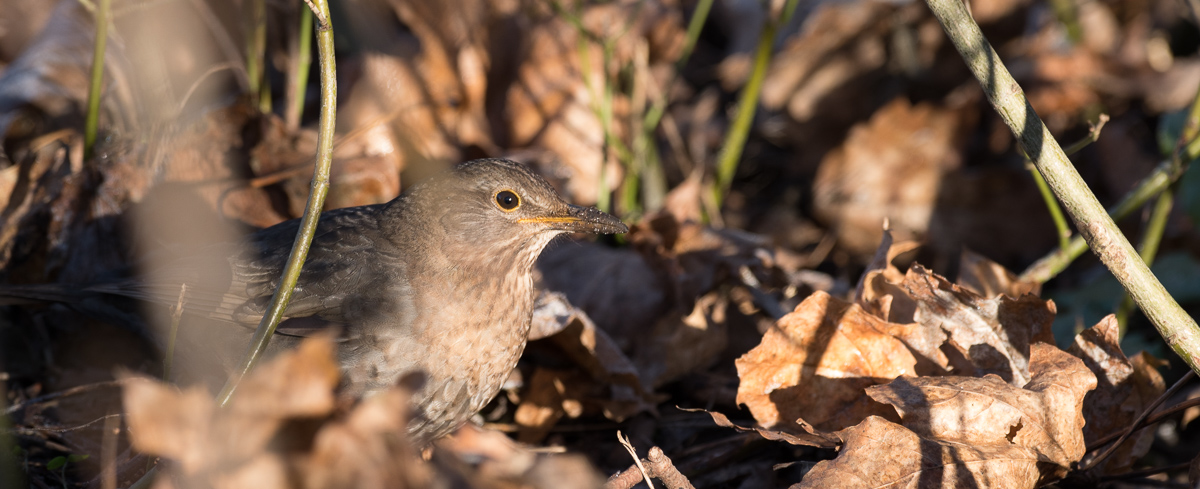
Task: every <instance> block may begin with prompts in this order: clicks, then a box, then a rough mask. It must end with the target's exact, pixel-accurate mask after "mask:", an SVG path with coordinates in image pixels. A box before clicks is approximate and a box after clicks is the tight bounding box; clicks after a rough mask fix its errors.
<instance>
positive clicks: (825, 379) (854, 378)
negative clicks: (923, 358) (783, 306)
mask: <svg viewBox="0 0 1200 489" xmlns="http://www.w3.org/2000/svg"><path fill="white" fill-rule="evenodd" d="M884 324H885V321H883V320H882V319H879V318H877V317H875V316H872V315H870V314H867V313H866V312H865V311H863V310H862V308H861V307H859V306H857V305H853V304H850V303H847V302H844V301H841V300H839V299H836V298H834V297H831V296H830V295H829V294H827V293H825V292H815V293H813V295H811V296H809V297H808V298H807V299H805V300H804V302H802V303H800V305H798V306H796V310H795V311H793V312H792V313H790V314H788V315H787V316H784V317H783V319H780V320H779V321H778V322H776V323H775V326H773V327H772V328H771V329H770V330H768V331H767V333H766V334H765V335H763V339H762V342H761V343H760V344H759V345H758V346H757V347H755V348H754V349H753V350H750V352H748V353H746V354H745V355H742V357H741V358H738V359H737V362H736V364H737V369H738V377H740V378H741V382H740V384H739V385H738V395H737V402H738V403H739V404H745V405H746V407H748V408H749V409H750V412H751V413H752V414H753V415H754V419H756V420H758V422H759V423H760V424H762V425H763V426H765V427H768V428H772V427H777V426H792V427H798V425H797V424H796V423H797V422H796V420H797V419H803V420H804V421H806V422H809V423H811V424H812V425H813V426H815V427H816V428H818V429H823V430H830V429H831V428H842V427H846V426H850V425H853V424H855V423H857V422H859V421H860V420H862V419H863V418H864V417H866V416H869V415H871V414H876V413H880V412H881V410H880V409H879V408H880V407H882V406H879V405H877V404H874V403H873V402H872V401H871V400H870V399H869V398H867V397H866V395H865V393H864V392H863V388H865V387H868V386H871V385H875V384H878V383H881V382H886V381H888V380H891V379H895V378H896V377H899V376H901V375H912V374H913V373H914V372H913V369H914V366H915V365H916V363H917V361H916V359H915V358H914V357H913V355H912V353H910V352H909V350H908V348H907V347H905V345H904V343H902V342H900V340H897V339H896V338H894V337H892V336H891V335H889V334H887V333H885V332H884V331H885V330H886V329H887V328H886V326H885V325H884ZM883 412H886V411H883Z"/></svg>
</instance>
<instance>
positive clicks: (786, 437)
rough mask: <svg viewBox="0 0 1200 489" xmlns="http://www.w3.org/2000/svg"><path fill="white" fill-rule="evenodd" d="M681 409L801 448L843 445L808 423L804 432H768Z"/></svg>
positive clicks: (726, 426) (703, 411)
mask: <svg viewBox="0 0 1200 489" xmlns="http://www.w3.org/2000/svg"><path fill="white" fill-rule="evenodd" d="M680 409H681V410H683V411H687V412H689V413H705V414H708V415H709V416H712V420H713V422H714V423H716V424H717V426H720V427H723V428H733V429H735V430H738V431H746V432H751V431H752V432H755V433H758V434H759V435H762V437H763V438H766V439H768V440H775V441H783V442H787V443H791V444H792V445H801V446H806V447H817V448H834V447H836V446H838V445H840V444H841V439H839V438H838V437H837V436H834V435H833V434H832V433H826V432H824V431H818V430H816V429H814V428H813V427H812V426H809V425H808V424H807V423H801V428H802V429H803V430H804V431H800V432H796V433H791V432H787V431H778V430H766V429H762V428H754V427H750V428H746V427H743V426H738V425H736V424H733V421H730V420H729V417H727V416H725V415H724V414H721V413H718V412H716V411H706V410H703V409H685V408H680Z"/></svg>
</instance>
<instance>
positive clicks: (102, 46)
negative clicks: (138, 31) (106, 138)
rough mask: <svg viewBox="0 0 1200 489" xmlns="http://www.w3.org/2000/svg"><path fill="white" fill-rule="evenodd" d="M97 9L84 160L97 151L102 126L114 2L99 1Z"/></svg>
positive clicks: (84, 138) (85, 126)
mask: <svg viewBox="0 0 1200 489" xmlns="http://www.w3.org/2000/svg"><path fill="white" fill-rule="evenodd" d="M99 1H100V8H98V9H96V15H95V17H94V18H95V24H96V42H95V43H93V47H94V50H93V51H92V73H91V80H90V81H89V83H88V107H87V118H86V119H85V120H84V126H83V151H84V158H91V157H92V153H93V152H94V151H95V145H96V129H97V128H98V126H99V125H100V89H101V88H102V87H103V86H104V52H105V50H106V46H107V45H108V17H109V11H110V9H111V6H112V0H99Z"/></svg>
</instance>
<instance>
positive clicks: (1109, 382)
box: [1067, 314, 1166, 474]
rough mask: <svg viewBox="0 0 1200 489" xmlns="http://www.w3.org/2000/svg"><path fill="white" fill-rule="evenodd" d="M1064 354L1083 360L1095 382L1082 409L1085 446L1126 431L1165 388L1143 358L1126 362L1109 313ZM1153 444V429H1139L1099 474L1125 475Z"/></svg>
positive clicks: (1086, 331) (1159, 377)
mask: <svg viewBox="0 0 1200 489" xmlns="http://www.w3.org/2000/svg"><path fill="white" fill-rule="evenodd" d="M1067 351H1068V352H1070V353H1071V354H1072V355H1075V356H1077V357H1079V358H1081V359H1083V363H1084V364H1086V365H1087V366H1088V368H1090V369H1091V370H1092V372H1093V373H1094V374H1095V375H1096V377H1097V379H1098V386H1097V387H1096V390H1094V391H1092V392H1091V393H1089V394H1088V396H1087V400H1086V401H1087V402H1086V403H1085V404H1084V406H1083V417H1084V419H1086V420H1087V425H1086V426H1084V428H1083V436H1084V439H1085V440H1087V441H1088V442H1094V441H1096V440H1098V439H1100V438H1101V437H1103V436H1106V435H1108V434H1110V433H1113V432H1116V431H1119V430H1123V429H1125V428H1127V427H1129V424H1130V423H1132V422H1133V420H1134V419H1135V418H1137V416H1138V415H1140V414H1141V413H1142V411H1144V410H1145V409H1146V407H1148V406H1149V405H1150V403H1152V402H1154V400H1155V399H1157V398H1158V396H1159V395H1161V394H1162V392H1163V390H1164V389H1165V388H1166V385H1165V384H1164V382H1163V378H1162V375H1160V374H1159V373H1158V369H1156V368H1155V367H1154V362H1151V361H1147V358H1146V354H1145V353H1142V354H1140V355H1137V356H1134V358H1133V359H1132V360H1131V359H1129V358H1126V357H1125V354H1124V353H1123V352H1122V351H1121V346H1120V337H1119V326H1118V325H1117V318H1116V316H1113V315H1111V314H1110V315H1108V316H1105V318H1104V319H1102V320H1100V322H1099V323H1096V325H1095V326H1092V327H1091V328H1088V329H1087V330H1084V331H1083V332H1082V333H1079V335H1077V336H1076V337H1075V342H1074V343H1073V344H1072V345H1071V347H1070V348H1069V349H1068V350H1067ZM1153 441H1154V430H1153V429H1149V428H1146V429H1142V430H1138V432H1137V433H1135V434H1133V436H1131V437H1130V438H1129V439H1128V440H1126V441H1125V442H1124V443H1122V444H1121V446H1120V447H1118V448H1117V451H1116V452H1114V453H1113V454H1112V455H1110V456H1109V458H1108V459H1107V460H1105V462H1104V465H1103V469H1102V470H1101V472H1102V473H1105V474H1120V473H1124V472H1128V471H1129V469H1130V468H1132V466H1133V463H1134V462H1135V461H1137V460H1138V459H1140V458H1141V457H1142V456H1143V455H1145V454H1146V452H1147V451H1149V450H1150V444H1151V443H1152V442H1153Z"/></svg>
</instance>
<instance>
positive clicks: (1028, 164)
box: [1022, 114, 1108, 249]
mask: <svg viewBox="0 0 1200 489" xmlns="http://www.w3.org/2000/svg"><path fill="white" fill-rule="evenodd" d="M1106 123H1108V114H1100V117H1099V118H1098V120H1097V121H1096V123H1094V124H1091V125H1090V126H1091V129H1090V130H1089V131H1088V135H1087V136H1084V137H1083V139H1080V140H1079V141H1076V142H1075V143H1074V144H1072V145H1070V146H1068V147H1067V148H1066V149H1064V150H1063V152H1064V153H1066V154H1067V156H1070V155H1073V154H1075V153H1077V152H1079V150H1081V149H1083V148H1085V147H1087V145H1089V144H1092V143H1094V142H1096V140H1097V139H1099V138H1100V130H1101V129H1104V124H1106ZM1022 155H1023V156H1024V153H1022ZM1025 168H1026V169H1027V170H1029V173H1030V175H1032V176H1033V182H1034V183H1036V184H1037V188H1038V192H1040V193H1041V194H1042V200H1043V201H1045V202H1046V210H1048V211H1050V218H1051V219H1053V220H1054V228H1055V229H1057V230H1058V247H1059V248H1060V249H1066V248H1067V247H1068V246H1070V245H1071V227H1070V226H1068V225H1067V218H1066V216H1063V212H1062V207H1059V205H1058V199H1057V198H1055V197H1054V192H1053V191H1051V190H1050V186H1049V185H1047V184H1046V179H1045V178H1042V174H1041V173H1038V170H1037V166H1035V165H1034V164H1033V161H1030V160H1029V157H1028V156H1025Z"/></svg>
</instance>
